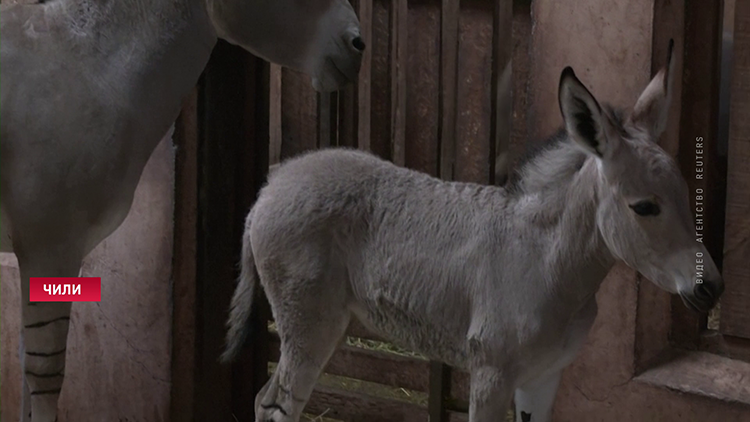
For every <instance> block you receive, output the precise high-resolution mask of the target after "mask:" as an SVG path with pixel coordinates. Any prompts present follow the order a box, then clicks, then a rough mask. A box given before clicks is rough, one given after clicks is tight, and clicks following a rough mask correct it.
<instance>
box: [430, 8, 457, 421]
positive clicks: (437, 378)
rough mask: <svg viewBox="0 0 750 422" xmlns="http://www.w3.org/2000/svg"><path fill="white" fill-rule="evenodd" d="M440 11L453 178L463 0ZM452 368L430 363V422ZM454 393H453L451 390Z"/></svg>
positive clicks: (443, 130) (444, 114)
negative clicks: (460, 19)
mask: <svg viewBox="0 0 750 422" xmlns="http://www.w3.org/2000/svg"><path fill="white" fill-rule="evenodd" d="M441 5H442V8H441V13H440V97H439V98H438V106H439V109H438V110H439V113H440V114H439V119H438V141H439V143H440V146H439V151H440V159H439V163H440V169H439V172H438V175H439V176H440V177H441V178H442V179H445V180H453V177H454V171H455V163H456V99H457V92H456V91H457V84H458V81H457V78H458V35H459V34H458V20H459V13H460V1H459V0H442V3H441ZM450 384H451V379H450V368H448V367H447V365H444V364H442V363H440V362H431V363H430V396H429V403H428V408H429V412H430V413H429V414H430V422H445V421H447V416H446V412H445V394H444V392H445V388H446V386H450ZM449 393H450V392H449Z"/></svg>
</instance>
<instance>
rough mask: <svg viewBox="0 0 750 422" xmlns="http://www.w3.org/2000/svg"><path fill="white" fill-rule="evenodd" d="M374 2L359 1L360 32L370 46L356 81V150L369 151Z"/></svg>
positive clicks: (367, 48)
mask: <svg viewBox="0 0 750 422" xmlns="http://www.w3.org/2000/svg"><path fill="white" fill-rule="evenodd" d="M373 1H374V0H359V22H360V31H361V32H362V37H363V38H364V40H365V43H367V44H370V45H368V46H367V47H366V48H365V51H364V53H363V54H362V68H361V69H360V71H359V80H358V81H357V113H358V116H357V123H358V125H357V148H359V149H363V150H365V151H371V150H372V147H371V140H370V134H371V130H372V129H371V127H372V126H371V124H372V55H373V48H372V38H373V36H372V25H373V16H372V3H373Z"/></svg>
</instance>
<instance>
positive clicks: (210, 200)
mask: <svg viewBox="0 0 750 422" xmlns="http://www.w3.org/2000/svg"><path fill="white" fill-rule="evenodd" d="M247 57H248V56H247V53H244V52H243V51H242V50H240V49H239V48H238V47H235V46H231V45H229V44H228V43H226V42H223V41H219V43H217V45H216V47H215V48H214V50H213V53H212V55H211V60H210V61H209V63H208V66H207V67H206V71H205V74H204V94H203V97H202V99H201V101H200V103H199V113H200V116H201V117H200V122H201V131H200V133H202V135H203V136H202V139H201V140H200V143H199V147H198V168H200V172H199V173H198V187H199V191H198V207H197V210H198V220H197V221H198V223H197V227H198V229H197V238H196V243H197V253H196V257H197V267H196V274H197V276H196V306H195V315H196V342H195V348H196V350H195V356H196V368H195V371H196V373H195V397H194V400H195V414H194V417H195V420H231V417H232V415H231V413H232V412H231V410H232V407H231V396H232V382H231V372H230V366H229V365H221V364H219V359H218V358H219V354H220V353H221V348H222V345H223V344H224V333H225V332H226V330H225V322H226V317H227V311H226V310H227V309H228V307H229V301H230V298H231V296H232V292H233V288H234V284H235V283H234V280H235V278H236V273H235V268H236V262H238V259H239V248H238V246H239V239H240V238H241V230H240V228H241V225H240V226H239V227H238V224H237V222H238V221H241V219H242V216H240V215H238V214H237V212H236V205H237V203H236V201H237V191H236V182H237V175H238V174H239V172H238V169H239V168H241V167H239V166H240V165H241V164H242V163H241V162H240V161H241V160H240V159H239V158H240V157H242V156H243V154H241V153H240V151H241V150H242V146H243V145H245V144H246V143H247V142H248V141H249V140H251V139H252V135H251V134H246V133H245V132H244V129H245V128H244V127H243V123H242V121H243V119H244V117H245V116H243V112H244V103H245V100H246V98H245V90H244V88H245V82H246V80H245V78H246V73H245V63H246V62H245V60H246V59H247Z"/></svg>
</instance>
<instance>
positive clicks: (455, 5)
mask: <svg viewBox="0 0 750 422" xmlns="http://www.w3.org/2000/svg"><path fill="white" fill-rule="evenodd" d="M458 14H459V0H442V10H441V14H440V98H439V106H440V121H439V123H440V125H439V126H438V138H439V140H440V176H441V177H443V178H448V179H453V168H454V165H455V157H456V84H457V66H458Z"/></svg>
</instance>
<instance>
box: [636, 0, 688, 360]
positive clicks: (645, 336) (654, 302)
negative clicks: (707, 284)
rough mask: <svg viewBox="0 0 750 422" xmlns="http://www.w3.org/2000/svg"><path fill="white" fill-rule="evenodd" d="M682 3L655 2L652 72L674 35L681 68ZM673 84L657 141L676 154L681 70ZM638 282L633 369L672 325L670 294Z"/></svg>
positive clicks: (661, 345) (654, 353) (650, 356)
mask: <svg viewBox="0 0 750 422" xmlns="http://www.w3.org/2000/svg"><path fill="white" fill-rule="evenodd" d="M684 13H685V6H684V5H683V4H682V3H680V2H665V1H657V2H655V3H654V17H653V22H652V28H653V29H652V36H651V37H652V38H651V76H652V77H653V76H655V75H656V73H657V72H658V71H659V70H661V68H662V67H664V64H665V63H666V61H667V49H668V45H669V40H670V39H673V40H674V42H675V46H674V51H675V54H674V63H673V66H675V69H682V66H683V65H682V62H683V56H684V55H683V54H682V53H683V46H684V42H683V34H684ZM674 75H675V81H674V83H673V84H672V107H671V109H670V111H669V116H670V118H669V122H668V125H667V129H666V130H665V132H664V135H663V137H662V139H661V141H660V144H661V145H662V147H664V149H665V150H666V151H667V152H669V153H671V154H674V155H676V154H677V151H678V150H679V143H680V118H679V116H680V110H681V102H682V101H681V100H682V72H679V71H676V72H674ZM637 277H638V282H637V284H636V286H637V289H638V306H637V308H636V324H635V350H634V351H635V365H636V371H635V372H636V373H640V372H642V371H643V370H645V369H646V368H648V367H650V366H651V365H652V363H653V362H654V361H655V360H656V359H659V358H660V355H661V353H662V351H663V350H664V349H665V348H666V347H667V346H669V332H670V330H671V329H672V318H671V296H670V295H669V293H667V292H665V291H663V290H662V289H660V288H659V287H656V285H655V284H654V283H651V282H650V281H648V280H646V279H645V278H644V277H643V276H641V275H640V274H638V275H637Z"/></svg>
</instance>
